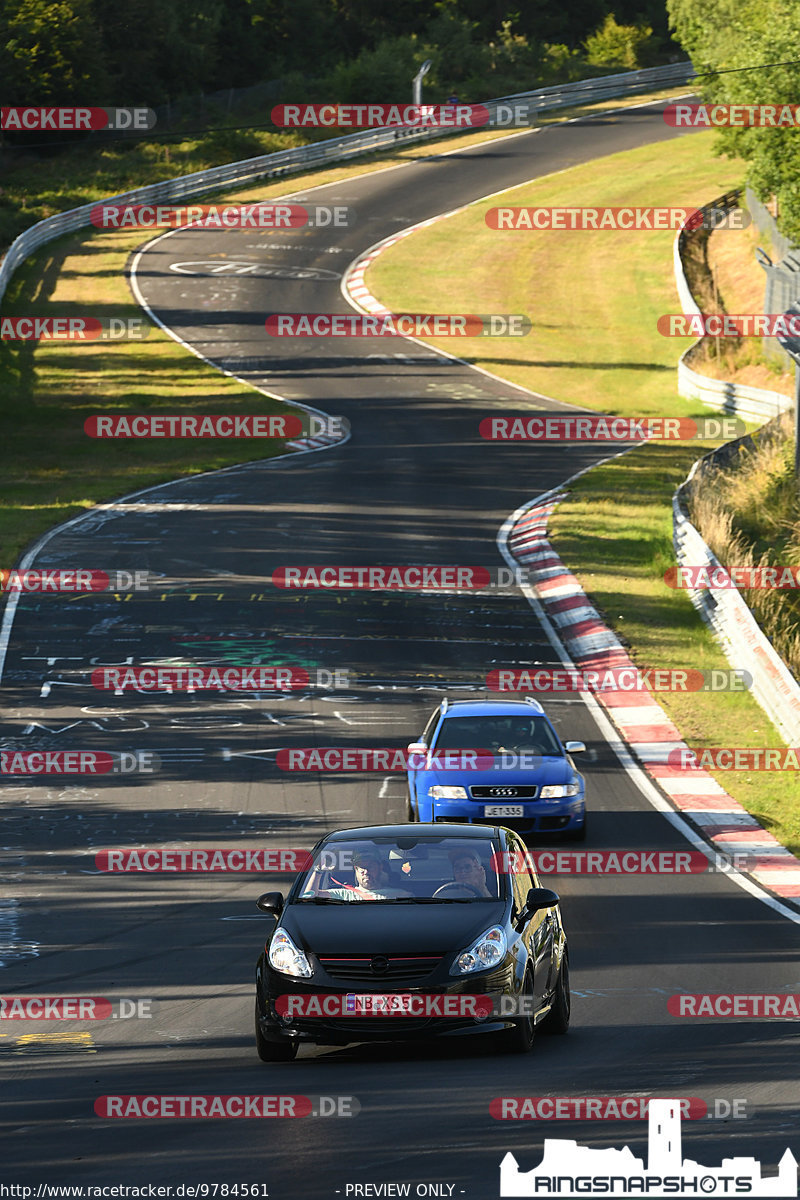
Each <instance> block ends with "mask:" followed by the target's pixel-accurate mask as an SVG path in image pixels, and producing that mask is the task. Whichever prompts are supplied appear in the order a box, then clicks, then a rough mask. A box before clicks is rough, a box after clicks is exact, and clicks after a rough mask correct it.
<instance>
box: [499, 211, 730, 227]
mask: <svg viewBox="0 0 800 1200" xmlns="http://www.w3.org/2000/svg"><path fill="white" fill-rule="evenodd" d="M484 221H485V223H486V225H487V226H488V228H489V229H498V230H520V229H523V230H526V231H528V232H534V231H537V230H551V229H554V230H580V231H585V230H604V229H607V230H624V231H626V232H640V231H641V230H648V229H656V230H658V229H683V230H693V229H709V230H714V229H746V228H747V226H748V225H749V224H750V222H751V217H750V214H749V213H748V212H746V211H745V210H744V209H741V208H736V209H724V208H718V207H714V206H713V205H710V206H709V207H707V208H691V207H686V208H600V207H598V208H565V207H560V208H532V207H525V206H522V207H498V208H490V209H487V211H486V213H485V215H484Z"/></svg>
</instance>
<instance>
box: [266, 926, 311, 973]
mask: <svg viewBox="0 0 800 1200" xmlns="http://www.w3.org/2000/svg"><path fill="white" fill-rule="evenodd" d="M267 959H268V961H269V965H270V966H271V967H272V968H273V970H275V971H280V973H281V975H294V976H295V978H296V979H308V978H309V977H310V976H311V975H313V974H314V968H313V967H312V966H311V963H310V962H309V961H308V959H307V958H306V956H305V954H304V953H303V951H302V950H298V949H297V946H295V944H294V942H293V941H292V939H291V938H290V937H289V935H288V933H287V932H286V930H285V929H278V930H277V932H276V933H275V935H274V937H273V939H272V941H271V942H270V944H269V951H268V953H267Z"/></svg>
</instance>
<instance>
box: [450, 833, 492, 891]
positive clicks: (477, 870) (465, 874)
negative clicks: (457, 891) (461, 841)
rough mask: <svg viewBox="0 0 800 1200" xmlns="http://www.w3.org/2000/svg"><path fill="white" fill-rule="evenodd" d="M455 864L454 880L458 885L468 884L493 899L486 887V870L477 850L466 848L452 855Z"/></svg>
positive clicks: (451, 859) (452, 861) (451, 858)
mask: <svg viewBox="0 0 800 1200" xmlns="http://www.w3.org/2000/svg"><path fill="white" fill-rule="evenodd" d="M450 861H451V863H452V864H453V879H454V880H455V881H456V883H466V884H469V885H470V886H471V887H473V888H475V890H476V891H477V892H478V893H479V895H481V896H488V897H489V898H490V899H491V898H492V893H491V892H490V891H489V889H488V887H487V886H486V868H485V867H484V865H483V863H482V862H481V860H480V858H479V857H478V854H477V852H476V851H475V850H470V849H469V847H466V846H465V847H464V849H463V850H461V849H459V850H456V851H455V852H454V853H453V854H451V855H450Z"/></svg>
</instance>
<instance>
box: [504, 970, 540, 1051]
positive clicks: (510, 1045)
mask: <svg viewBox="0 0 800 1200" xmlns="http://www.w3.org/2000/svg"><path fill="white" fill-rule="evenodd" d="M519 999H520V1002H521V1004H522V1009H523V1014H524V1015H523V1016H521V1017H518V1018H517V1020H516V1021H515V1022H514V1024H513V1025H512V1027H511V1029H505V1030H504V1031H503V1032H502V1033H501V1034H500V1035H499V1036H500V1046H501V1049H502V1050H503V1051H504V1052H505V1053H506V1054H528V1053H529V1051H531V1050H532V1049H533V1039H534V1035H535V1033H536V1027H535V1024H534V1020H533V1009H534V998H533V976H532V975H531V973H530V971H526V972H525V980H524V983H523V985H522V991H521V992H520V994H519Z"/></svg>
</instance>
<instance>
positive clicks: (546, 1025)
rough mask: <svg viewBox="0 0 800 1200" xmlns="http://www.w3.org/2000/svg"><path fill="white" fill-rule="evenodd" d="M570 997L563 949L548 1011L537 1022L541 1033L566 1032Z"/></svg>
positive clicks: (567, 965)
mask: <svg viewBox="0 0 800 1200" xmlns="http://www.w3.org/2000/svg"><path fill="white" fill-rule="evenodd" d="M570 1008H571V999H570V991H569V954H568V953H567V951H566V950H565V951H564V957H563V958H562V959H561V967H560V968H559V972H558V979H557V980H556V990H555V993H554V995H553V1004H552V1007H551V1009H550V1012H549V1013H548V1014H547V1016H546V1017H545V1018H544V1020H543V1021H542V1022H540V1024H539V1028H540V1029H541V1031H542V1033H566V1032H567V1030H568V1029H569V1014H570Z"/></svg>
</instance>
